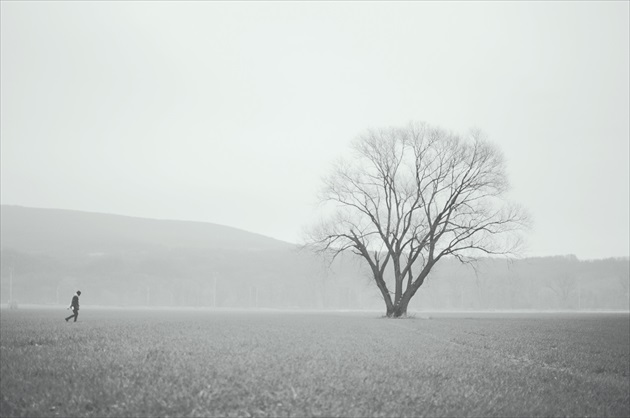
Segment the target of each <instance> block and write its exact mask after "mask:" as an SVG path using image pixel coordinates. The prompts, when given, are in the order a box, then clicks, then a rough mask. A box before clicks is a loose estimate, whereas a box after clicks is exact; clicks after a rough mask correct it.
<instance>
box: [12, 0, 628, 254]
mask: <svg viewBox="0 0 630 418" xmlns="http://www.w3.org/2000/svg"><path fill="white" fill-rule="evenodd" d="M1 8H2V10H1V12H2V28H1V30H2V34H1V35H2V38H1V42H2V45H1V46H2V51H1V52H2V57H1V58H2V61H1V65H2V68H1V70H2V74H1V77H2V79H1V83H2V84H1V95H2V102H1V117H2V120H1V129H2V131H1V134H2V149H1V152H2V173H1V174H2V180H1V181H2V183H1V186H2V189H1V193H2V195H1V196H2V203H3V204H12V205H23V206H33V207H48V208H62V209H76V210H86V211H95V212H105V213H116V214H122V215H131V216H141V217H150V218H164V219H181V220H195V221H207V222H213V223H218V224H224V225H229V226H234V227H238V228H241V229H245V230H248V231H253V232H257V233H261V234H265V235H268V236H271V237H275V238H279V239H282V240H286V241H292V242H296V241H298V239H299V238H300V233H301V230H302V228H303V227H304V226H305V225H307V224H308V223H309V222H311V221H312V219H313V213H314V212H313V211H314V203H315V202H316V200H315V199H316V194H317V191H318V190H319V188H320V186H321V178H322V177H323V176H324V175H326V174H327V173H328V171H329V169H330V165H331V163H332V161H334V160H335V159H336V158H337V157H338V156H341V155H343V154H344V153H347V151H348V144H349V142H350V141H351V140H352V139H353V138H355V137H356V136H357V135H358V134H360V133H362V132H364V131H365V130H366V129H367V128H370V127H387V126H397V125H404V124H406V123H408V122H409V121H412V120H416V121H426V122H428V123H431V124H434V125H439V126H441V127H443V128H446V129H449V130H453V131H455V132H462V133H464V132H465V131H466V130H468V129H469V128H471V127H477V128H480V129H482V130H483V131H484V132H485V133H486V134H487V135H488V137H489V139H490V140H491V141H493V142H495V143H496V144H498V145H499V147H500V148H501V149H502V150H503V151H504V153H505V155H506V158H507V165H508V170H509V175H510V182H511V184H512V189H511V192H510V198H511V199H513V200H515V201H517V202H520V203H521V204H523V205H524V206H525V207H526V208H528V210H529V211H530V213H531V215H532V217H533V220H534V228H533V230H532V231H531V233H530V234H529V238H528V242H529V250H528V253H527V254H526V255H530V256H536V255H557V254H576V255H577V256H578V257H580V258H600V257H609V256H628V254H629V241H630V238H629V230H630V226H629V218H630V212H629V200H630V198H629V190H630V185H629V161H628V160H629V145H628V144H629V135H630V134H629V117H628V115H629V113H630V109H629V89H630V88H629V82H628V80H629V52H628V51H629V45H628V39H629V29H628V15H629V10H628V2H609V3H607V2H554V3H547V2H513V3H508V2H484V3H472V2H465V3H456V2H450V3H430V2H399V3H397V2H382V3H381V2H347V3H339V2H318V3H315V2H308V3H307V2H296V3H288V2H269V3H265V2H242V3H235V2H229V3H227V2H226V3H223V2H221V3H219V2H188V3H183V2H148V1H147V2H133V3H130V2H52V1H51V2H6V1H3V2H2V3H1Z"/></svg>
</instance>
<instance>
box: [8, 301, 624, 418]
mask: <svg viewBox="0 0 630 418" xmlns="http://www.w3.org/2000/svg"><path fill="white" fill-rule="evenodd" d="M422 315H423V316H424V317H423V318H420V317H418V318H416V319H399V320H388V319H383V318H380V317H379V316H378V314H375V313H331V312H329V313H297V312H264V311H263V312H255V311H251V312H220V311H202V310H199V311H195V310H182V311H177V310H164V311H158V310H129V311H126V310H122V309H109V310H108V309H98V310H96V309H90V308H89V307H85V309H83V310H81V314H80V316H79V321H78V322H77V323H76V324H73V323H66V322H64V321H63V317H64V316H67V311H66V310H64V309H59V308H55V309H53V308H46V309H43V308H42V309H20V310H17V311H9V310H2V315H1V322H0V337H1V338H0V354H1V369H0V370H1V380H0V392H1V398H0V415H1V416H2V417H10V416H23V417H37V416H63V417H65V416H93V417H106V416H121V417H122V416H124V417H127V416H147V417H148V416H151V417H153V416H313V415H314V416H317V415H323V416H352V417H358V416H598V417H599V416H628V415H630V370H629V369H630V335H629V333H630V317H629V315H628V314H557V315H552V314H463V313H462V314H434V315H432V316H431V317H430V318H427V317H426V316H425V315H426V314H422Z"/></svg>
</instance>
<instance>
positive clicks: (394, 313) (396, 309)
mask: <svg viewBox="0 0 630 418" xmlns="http://www.w3.org/2000/svg"><path fill="white" fill-rule="evenodd" d="M410 300H411V299H410V298H406V297H402V298H401V299H400V301H399V302H398V303H397V304H395V305H390V306H387V313H386V315H387V317H388V318H401V317H405V316H407V306H409V301H410Z"/></svg>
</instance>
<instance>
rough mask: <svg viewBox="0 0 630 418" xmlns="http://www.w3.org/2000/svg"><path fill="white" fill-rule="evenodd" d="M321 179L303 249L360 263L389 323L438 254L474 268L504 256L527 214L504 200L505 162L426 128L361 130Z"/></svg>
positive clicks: (473, 140) (468, 141)
mask: <svg viewBox="0 0 630 418" xmlns="http://www.w3.org/2000/svg"><path fill="white" fill-rule="evenodd" d="M352 151H353V155H352V157H351V158H350V159H345V160H344V159H342V160H339V161H338V163H337V164H336V165H335V166H334V168H333V170H332V172H331V173H330V175H329V176H328V177H327V178H326V179H325V181H324V188H323V190H322V194H321V202H322V206H323V207H322V209H323V221H322V222H321V223H320V224H319V225H316V226H315V227H314V228H313V230H312V232H311V235H310V237H309V243H310V244H311V245H312V246H314V247H315V248H316V249H317V250H319V251H325V252H330V253H331V254H332V256H333V258H334V257H335V256H337V255H338V254H340V253H341V252H344V251H352V252H354V253H355V254H358V255H359V256H360V257H362V259H363V260H364V261H365V262H366V263H367V264H368V266H369V269H370V271H371V276H372V279H373V282H374V284H375V285H376V286H377V287H378V289H379V291H380V293H381V295H382V297H383V300H384V302H385V307H386V315H387V316H388V317H400V316H404V315H406V313H407V307H408V305H409V302H410V301H411V299H412V298H413V296H414V295H415V294H416V292H417V291H418V289H419V288H420V287H421V286H422V284H423V283H424V282H425V280H426V278H427V276H428V275H429V273H430V272H431V269H432V268H433V266H435V264H436V263H438V262H439V261H440V260H441V259H442V258H444V257H449V256H450V257H455V258H457V259H458V260H459V261H460V262H462V263H473V262H474V261H475V260H476V259H477V258H478V257H479V256H482V255H484V256H488V255H498V254H504V255H505V254H513V253H514V252H515V250H516V249H517V247H518V245H519V243H520V240H519V238H518V234H513V233H514V232H517V231H519V230H520V229H521V228H522V227H523V226H524V225H525V224H526V219H527V218H526V215H525V213H524V211H523V210H522V209H520V208H519V207H518V206H515V205H511V204H509V203H507V202H506V201H505V198H504V195H505V192H506V191H507V188H508V182H507V176H506V171H505V163H504V159H503V156H502V153H501V152H500V151H499V149H498V148H497V147H495V146H494V145H492V144H491V143H490V142H488V141H486V140H485V139H484V137H483V135H482V134H481V132H479V131H476V130H475V131H471V132H470V134H469V135H467V136H465V137H461V136H458V135H455V134H452V133H450V132H447V131H445V130H443V129H440V128H436V127H431V126H429V125H427V124H425V123H414V124H410V125H408V126H407V127H404V128H390V129H379V130H369V131H367V132H366V133H365V134H364V135H361V136H359V137H358V138H357V139H356V140H355V142H354V143H353V145H352Z"/></svg>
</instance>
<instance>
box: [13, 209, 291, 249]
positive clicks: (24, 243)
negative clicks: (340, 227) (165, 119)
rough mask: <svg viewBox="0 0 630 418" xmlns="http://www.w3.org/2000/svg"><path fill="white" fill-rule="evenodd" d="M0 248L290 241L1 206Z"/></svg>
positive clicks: (263, 245) (246, 245)
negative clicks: (0, 231) (0, 237)
mask: <svg viewBox="0 0 630 418" xmlns="http://www.w3.org/2000/svg"><path fill="white" fill-rule="evenodd" d="M1 216H2V247H3V248H12V249H15V250H17V251H27V252H46V253H54V252H78V253H85V254H97V253H124V252H129V251H143V250H144V251H146V250H148V249H158V248H162V249H175V248H188V249H203V250H212V249H224V250H229V249H232V250H233V249H239V250H278V249H287V248H289V247H291V246H292V244H289V243H286V242H283V241H279V240H276V239H273V238H269V237H266V236H263V235H259V234H254V233H251V232H246V231H243V230H240V229H237V228H231V227H227V226H222V225H216V224H211V223H204V222H187V221H172V220H157V219H144V218H135V217H130V216H121V215H108V214H102V213H91V212H80V211H72V210H61V209H38V208H27V207H21V206H8V205H2V212H1Z"/></svg>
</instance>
